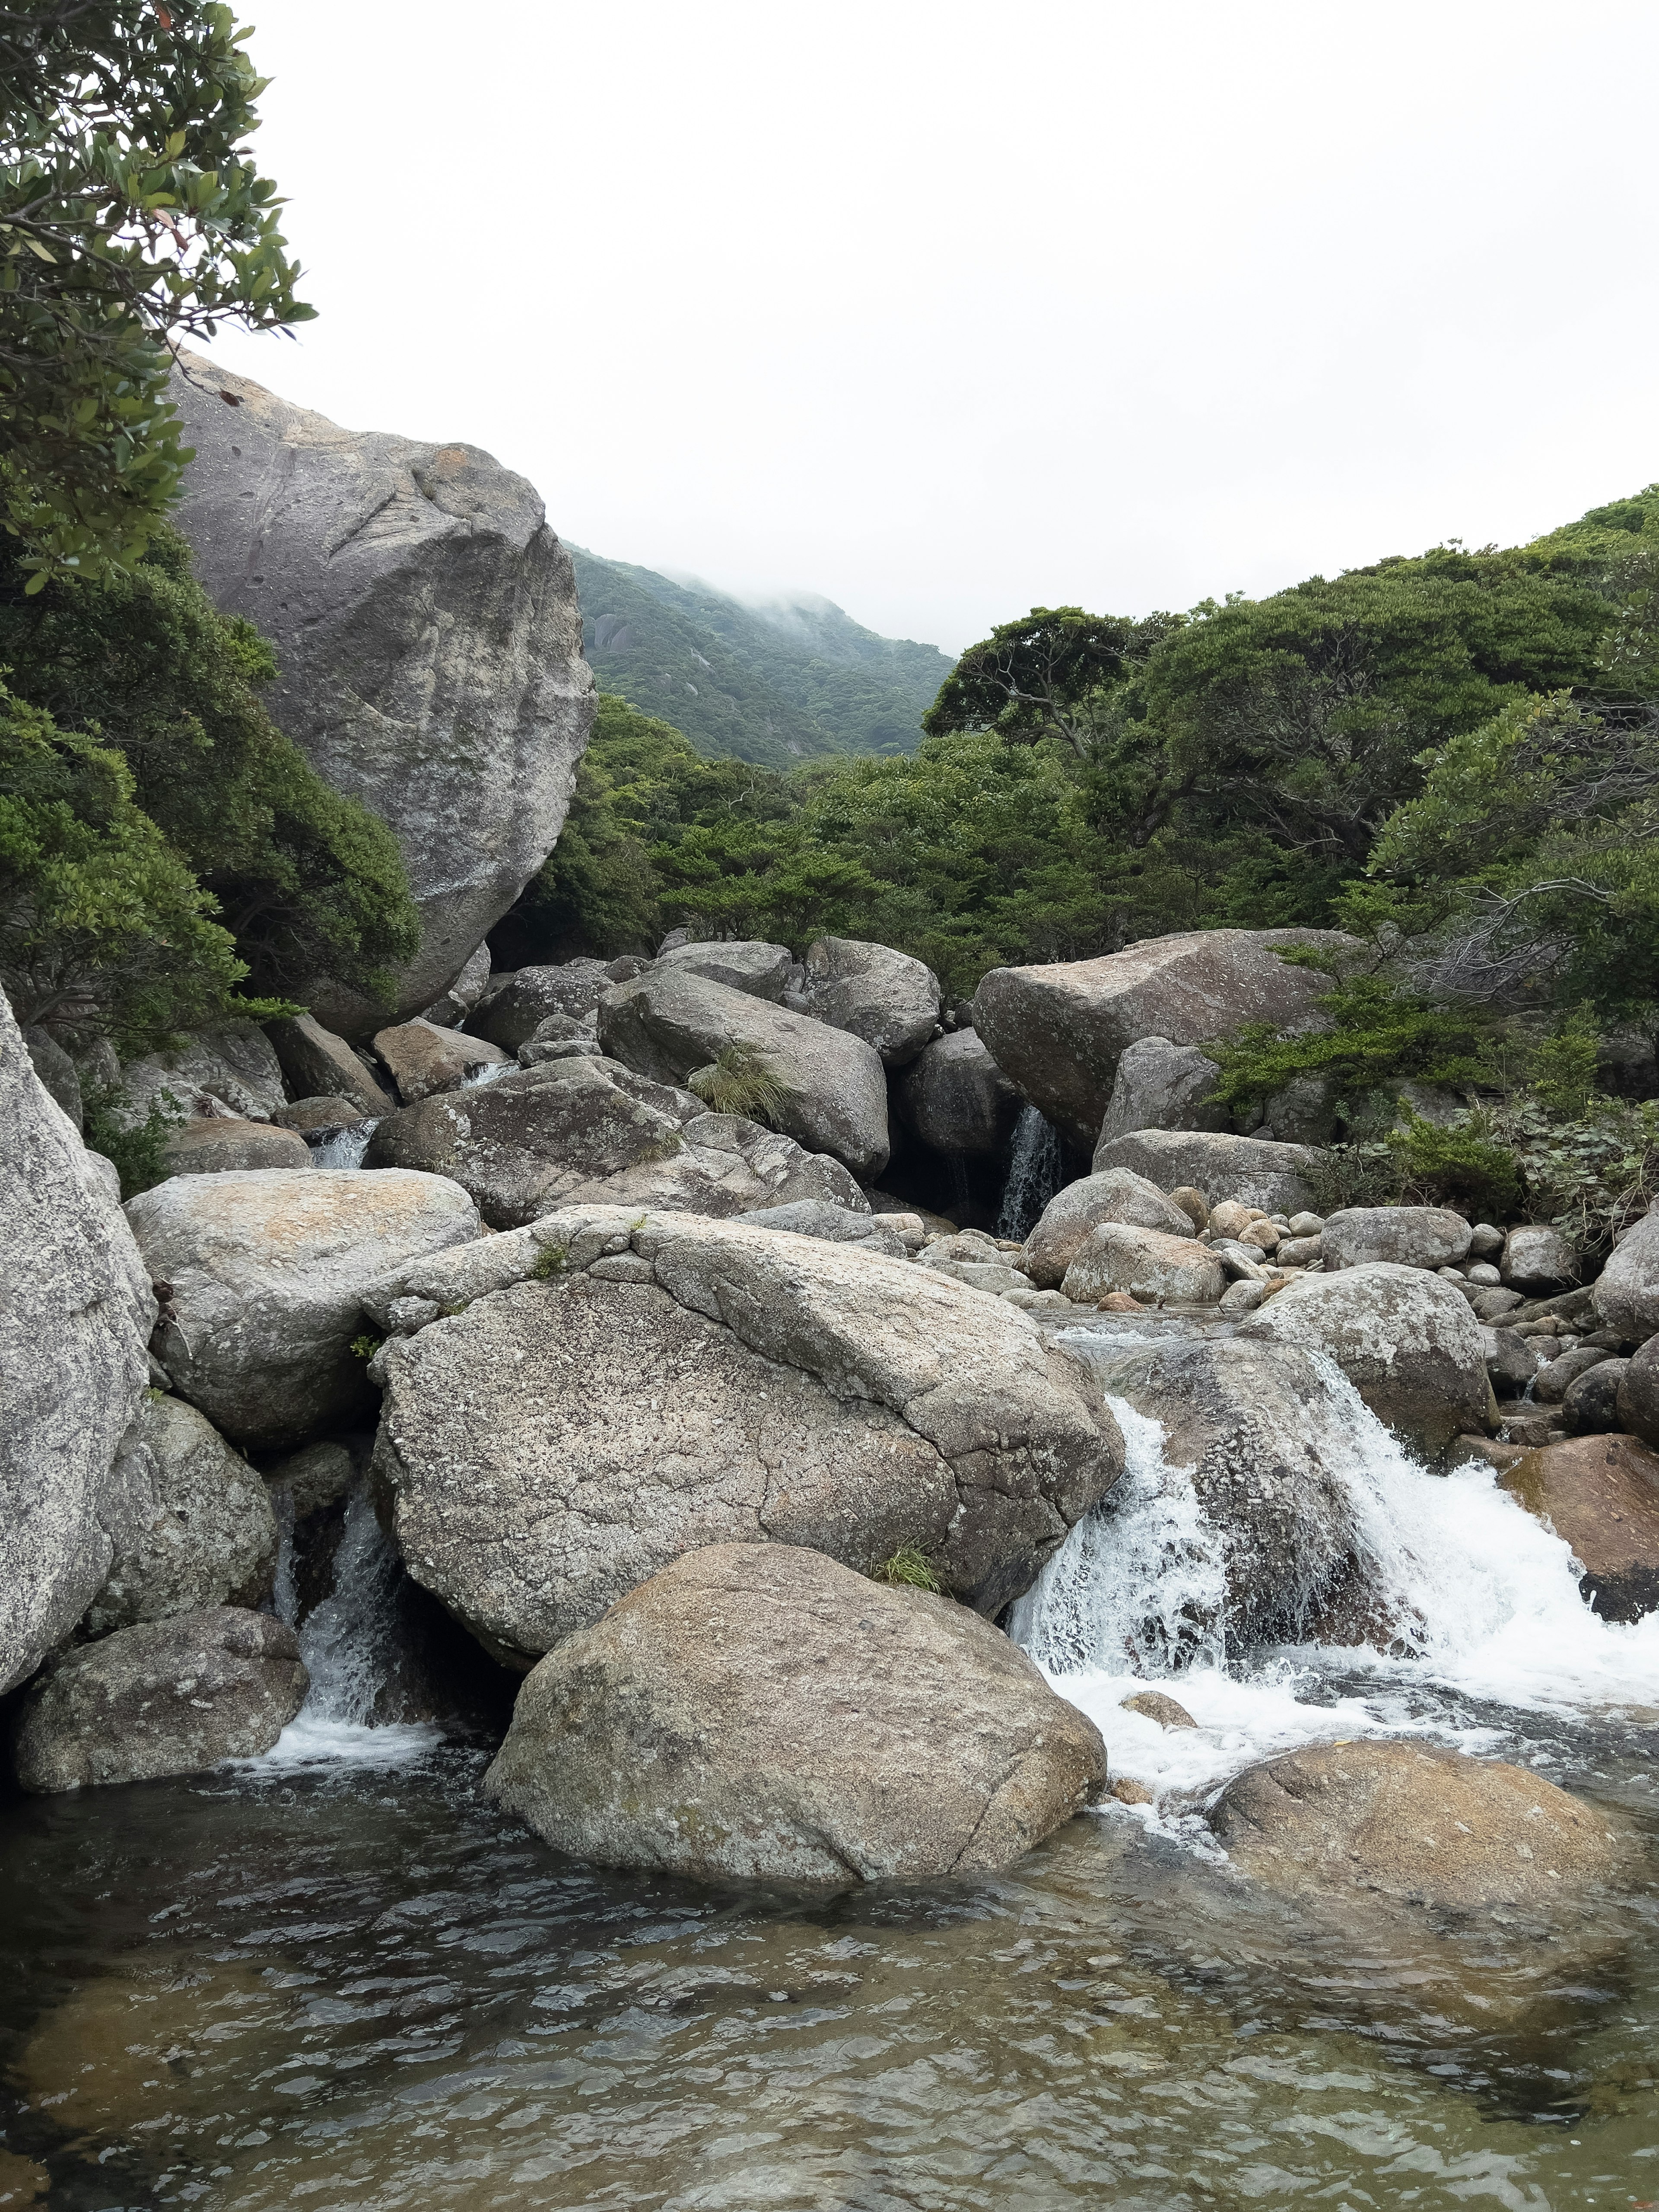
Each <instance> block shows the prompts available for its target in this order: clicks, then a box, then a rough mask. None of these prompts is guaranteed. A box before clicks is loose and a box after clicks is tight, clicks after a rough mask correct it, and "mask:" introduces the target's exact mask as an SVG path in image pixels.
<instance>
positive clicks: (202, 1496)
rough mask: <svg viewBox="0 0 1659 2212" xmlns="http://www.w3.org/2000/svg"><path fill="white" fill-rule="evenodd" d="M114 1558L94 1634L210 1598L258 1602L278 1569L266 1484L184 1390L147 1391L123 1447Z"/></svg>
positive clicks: (92, 1614)
mask: <svg viewBox="0 0 1659 2212" xmlns="http://www.w3.org/2000/svg"><path fill="white" fill-rule="evenodd" d="M115 1480H116V1484H117V1488H118V1495H117V1498H116V1503H115V1505H114V1509H113V1510H112V1514H111V1516H110V1519H111V1528H112V1535H113V1538H114V1552H115V1555H114V1558H113V1559H112V1561H111V1563H110V1571H109V1574H108V1576H107V1577H106V1580H105V1583H104V1587H103V1588H102V1589H100V1591H99V1593H98V1595H97V1596H96V1597H95V1598H94V1600H93V1601H92V1603H91V1605H90V1606H89V1607H88V1609H87V1615H86V1619H85V1620H84V1621H83V1622H82V1628H83V1630H84V1632H86V1633H87V1634H88V1635H90V1636H107V1635H108V1634H109V1633H110V1632H111V1630H112V1629H117V1628H131V1626H133V1625H134V1624H135V1622H137V1621H141V1620H167V1619H169V1618H170V1617H171V1616H172V1615H173V1614H174V1613H195V1612H197V1611H199V1610H200V1608H201V1607H204V1606H217V1605H232V1606H254V1605H258V1602H259V1601H260V1599H261V1598H263V1597H264V1595H265V1594H266V1592H267V1591H268V1590H269V1589H270V1583H271V1577H272V1576H273V1574H274V1573H275V1572H276V1514H275V1513H274V1512H273V1511H272V1510H271V1504H270V1492H268V1491H267V1490H266V1488H265V1486H264V1482H263V1481H262V1480H260V1478H259V1476H258V1475H257V1474H255V1473H254V1471H253V1469H252V1468H251V1467H250V1466H249V1465H248V1463H247V1462H246V1460H245V1459H242V1458H241V1457H240V1456H239V1455H238V1454H237V1453H235V1452H234V1451H233V1450H232V1449H231V1448H230V1446H229V1445H228V1443H226V1442H225V1440H224V1438H223V1437H222V1436H221V1435H220V1434H219V1432H218V1431H217V1430H216V1428H215V1427H214V1426H213V1425H212V1424H211V1422H210V1421H205V1420H204V1419H203V1418H202V1416H201V1415H200V1414H199V1413H197V1411H196V1408H195V1407H193V1406H187V1405H186V1404H185V1401H184V1400H183V1399H182V1398H170V1397H166V1396H157V1397H154V1398H147V1399H146V1400H145V1401H143V1403H142V1404H141V1405H140V1407H139V1408H138V1413H137V1418H136V1419H134V1421H133V1424H132V1426H131V1428H130V1429H129V1430H128V1431H127V1432H126V1434H125V1437H123V1438H122V1439H121V1443H120V1448H119V1449H118V1451H117V1453H116V1455H115Z"/></svg>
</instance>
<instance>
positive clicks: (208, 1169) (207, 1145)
mask: <svg viewBox="0 0 1659 2212" xmlns="http://www.w3.org/2000/svg"><path fill="white" fill-rule="evenodd" d="M161 1158H162V1160H163V1162H164V1163H165V1164H166V1167H167V1173H168V1174H169V1175H175V1176H188V1175H234V1174H240V1173H242V1172H244V1171H245V1170H248V1169H250V1168H271V1169H277V1168H281V1169H286V1170H288V1171H289V1173H290V1174H292V1173H293V1172H294V1170H295V1169H301V1170H303V1169H308V1168H309V1167H310V1166H311V1164H312V1161H311V1147H310V1146H308V1145H307V1142H306V1140H305V1139H304V1138H303V1137H302V1136H301V1135H300V1134H299V1133H298V1131H297V1130H294V1129H288V1128H281V1127H277V1126H276V1123H274V1122H271V1121H238V1120H237V1119H236V1118H235V1117H234V1115H218V1114H215V1115H203V1116H202V1117H201V1118H200V1119H198V1120H196V1121H185V1122H184V1123H183V1124H182V1125H181V1126H180V1127H178V1128H176V1129H174V1130H173V1131H171V1132H170V1133H169V1134H168V1135H167V1139H166V1140H165V1141H164V1142H163V1144H162V1146H161Z"/></svg>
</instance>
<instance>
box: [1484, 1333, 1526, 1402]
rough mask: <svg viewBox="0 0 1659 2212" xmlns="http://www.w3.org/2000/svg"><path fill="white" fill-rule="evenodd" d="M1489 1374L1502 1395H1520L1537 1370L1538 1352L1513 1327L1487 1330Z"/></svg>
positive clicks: (1496, 1389) (1487, 1364)
mask: <svg viewBox="0 0 1659 2212" xmlns="http://www.w3.org/2000/svg"><path fill="white" fill-rule="evenodd" d="M1486 1337H1487V1339H1488V1340H1489V1341H1488V1342H1487V1344H1486V1373H1487V1374H1488V1376H1491V1378H1492V1388H1493V1389H1494V1390H1495V1391H1496V1392H1497V1393H1498V1396H1499V1397H1500V1398H1512V1397H1518V1396H1519V1395H1520V1394H1521V1392H1522V1390H1524V1389H1526V1387H1527V1385H1528V1383H1530V1382H1531V1380H1532V1378H1533V1376H1534V1375H1535V1374H1536V1373H1537V1372H1538V1355H1537V1353H1536V1352H1534V1350H1533V1348H1532V1346H1531V1344H1530V1342H1529V1341H1528V1339H1527V1338H1526V1337H1524V1336H1518V1335H1517V1334H1516V1332H1515V1330H1514V1329H1512V1328H1489V1329H1488V1330H1487V1331H1486Z"/></svg>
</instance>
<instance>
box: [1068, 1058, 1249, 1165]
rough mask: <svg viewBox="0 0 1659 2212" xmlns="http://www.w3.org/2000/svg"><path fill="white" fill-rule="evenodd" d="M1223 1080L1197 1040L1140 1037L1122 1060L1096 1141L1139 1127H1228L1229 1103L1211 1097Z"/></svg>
mask: <svg viewBox="0 0 1659 2212" xmlns="http://www.w3.org/2000/svg"><path fill="white" fill-rule="evenodd" d="M1220 1080H1221V1070H1220V1069H1219V1068H1218V1066H1216V1064H1215V1062H1214V1060H1212V1059H1211V1058H1210V1057H1209V1055H1208V1054H1206V1053H1202V1052H1200V1050H1199V1048H1198V1047H1197V1046H1196V1045H1195V1044H1171V1043H1170V1040H1169V1038H1168V1037H1161V1036H1149V1037H1137V1038H1136V1040H1135V1042H1133V1044H1130V1045H1126V1046H1125V1047H1124V1048H1123V1053H1122V1055H1121V1058H1120V1060H1118V1063H1117V1073H1116V1075H1115V1077H1114V1078H1113V1080H1112V1095H1111V1097H1110V1098H1109V1101H1108V1102H1107V1106H1106V1115H1105V1118H1104V1120H1103V1121H1102V1122H1101V1125H1100V1134H1099V1139H1098V1142H1099V1143H1101V1144H1103V1145H1109V1144H1110V1143H1111V1142H1112V1140H1113V1139H1115V1138H1117V1137H1131V1136H1133V1134H1134V1133H1135V1131H1136V1130H1137V1129H1225V1128H1226V1127H1227V1123H1228V1117H1227V1109H1226V1108H1225V1106H1218V1105H1215V1104H1213V1103H1212V1093H1213V1091H1214V1090H1215V1087H1216V1085H1217V1084H1218V1082H1219V1081H1220Z"/></svg>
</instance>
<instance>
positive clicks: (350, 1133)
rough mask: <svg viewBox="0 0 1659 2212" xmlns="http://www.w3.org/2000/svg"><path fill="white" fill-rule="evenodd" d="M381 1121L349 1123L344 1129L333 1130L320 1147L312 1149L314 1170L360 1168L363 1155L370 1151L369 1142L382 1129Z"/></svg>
mask: <svg viewBox="0 0 1659 2212" xmlns="http://www.w3.org/2000/svg"><path fill="white" fill-rule="evenodd" d="M379 1127H380V1123H379V1121H348V1122H346V1123H345V1125H344V1126H343V1127H342V1128H338V1129H331V1130H330V1131H329V1133H328V1134H327V1136H325V1138H324V1139H323V1141H322V1143H321V1144H320V1145H314V1146H313V1147H312V1152H311V1164H312V1166H313V1168H333V1169H335V1170H341V1169H345V1168H360V1167H362V1164H363V1154H364V1153H365V1152H367V1151H368V1140H369V1139H370V1138H371V1137H372V1136H373V1135H374V1132H375V1131H376V1130H377V1129H378V1128H379Z"/></svg>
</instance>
